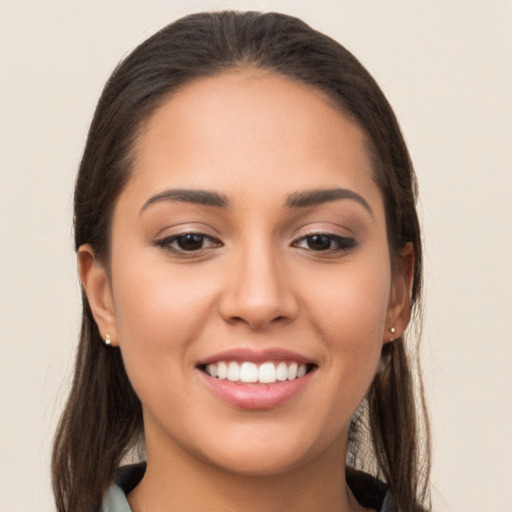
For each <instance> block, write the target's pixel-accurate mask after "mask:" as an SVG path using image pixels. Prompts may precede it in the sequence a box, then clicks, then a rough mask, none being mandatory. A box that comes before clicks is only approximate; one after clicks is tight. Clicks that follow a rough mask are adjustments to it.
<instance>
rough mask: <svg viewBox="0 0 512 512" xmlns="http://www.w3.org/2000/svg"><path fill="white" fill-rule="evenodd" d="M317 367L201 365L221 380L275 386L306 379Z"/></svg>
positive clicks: (233, 363) (291, 364)
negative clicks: (305, 376)
mask: <svg viewBox="0 0 512 512" xmlns="http://www.w3.org/2000/svg"><path fill="white" fill-rule="evenodd" d="M315 367H316V365H314V364H305V363H299V362H296V361H278V362H274V361H266V362H263V363H261V364H256V363H253V362H251V361H243V362H237V361H217V362H215V363H210V364H205V365H200V366H199V369H200V370H202V371H203V372H204V373H206V374H207V375H209V376H210V377H213V378H215V379H219V380H227V381H230V382H234V383H237V384H251V383H253V384H275V383H280V382H285V381H293V380H297V379H300V378H301V377H304V375H306V374H307V373H309V372H311V371H312V370H313V369H314V368H315Z"/></svg>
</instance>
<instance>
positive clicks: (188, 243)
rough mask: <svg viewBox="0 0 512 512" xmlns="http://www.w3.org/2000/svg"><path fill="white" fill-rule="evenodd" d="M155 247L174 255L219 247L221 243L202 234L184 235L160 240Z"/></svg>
mask: <svg viewBox="0 0 512 512" xmlns="http://www.w3.org/2000/svg"><path fill="white" fill-rule="evenodd" d="M156 245H157V246H159V247H162V248H164V249H166V250H168V251H172V252H174V253H193V252H199V251H202V250H204V249H209V248H212V247H220V246H221V245H222V243H221V242H220V241H219V240H216V239H215V238H212V237H211V236H208V235H203V234H202V233H184V234H182V235H172V236H167V237H165V238H162V239H161V240H158V241H157V242H156Z"/></svg>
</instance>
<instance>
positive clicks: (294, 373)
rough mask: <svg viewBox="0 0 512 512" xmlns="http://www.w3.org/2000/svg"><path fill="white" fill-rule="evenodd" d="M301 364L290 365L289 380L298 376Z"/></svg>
mask: <svg viewBox="0 0 512 512" xmlns="http://www.w3.org/2000/svg"><path fill="white" fill-rule="evenodd" d="M298 367H299V365H298V364H297V363H292V364H291V365H290V366H288V380H293V379H295V377H297V368H298Z"/></svg>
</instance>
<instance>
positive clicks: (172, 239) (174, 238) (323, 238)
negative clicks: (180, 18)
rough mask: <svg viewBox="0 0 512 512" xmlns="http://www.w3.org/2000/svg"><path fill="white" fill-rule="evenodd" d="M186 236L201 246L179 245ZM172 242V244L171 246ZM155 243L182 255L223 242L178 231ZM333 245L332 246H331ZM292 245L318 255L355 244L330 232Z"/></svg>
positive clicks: (197, 251)
mask: <svg viewBox="0 0 512 512" xmlns="http://www.w3.org/2000/svg"><path fill="white" fill-rule="evenodd" d="M187 238H188V241H189V242H192V244H194V243H196V244H200V245H201V247H197V248H194V247H192V248H189V249H186V248H184V247H183V246H182V247H179V244H180V242H182V243H183V242H186V239H187ZM205 241H209V242H210V244H211V245H210V246H209V247H204V246H203V244H204V242H205ZM303 242H305V243H306V244H308V245H309V244H311V243H320V245H322V244H324V245H325V243H328V244H329V246H328V247H327V248H325V249H313V248H311V247H310V246H308V247H303V246H301V244H302V243H303ZM173 244H174V246H173ZM155 245H157V246H158V247H161V248H163V249H165V250H167V251H170V252H173V253H175V254H178V255H183V256H187V255H188V256H194V255H197V254H202V253H203V252H204V251H207V250H208V249H211V248H216V247H221V246H222V245H223V244H222V242H221V241H220V240H218V239H216V238H213V237H211V236H209V235H205V234H203V233H197V232H190V233H180V234H178V235H171V236H167V237H165V238H162V239H160V240H157V241H156V242H155ZM333 245H334V247H333ZM292 246H293V247H297V248H300V249H304V250H306V251H310V252H313V253H317V254H319V255H331V254H338V253H342V252H347V251H349V250H351V249H353V248H355V247H356V246H357V242H356V240H354V239H353V238H348V237H344V236H340V235H334V234H332V233H312V234H310V235H306V236H302V237H300V238H298V239H297V240H296V241H294V242H293V243H292Z"/></svg>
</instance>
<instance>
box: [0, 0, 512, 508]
mask: <svg viewBox="0 0 512 512" xmlns="http://www.w3.org/2000/svg"><path fill="white" fill-rule="evenodd" d="M219 8H242V9H259V10H280V11H284V12H287V13H290V14H294V15H298V16H300V17H302V18H304V19H305V20H306V21H307V22H309V23H310V24H312V25H313V26H314V27H316V28H318V29H319V30H321V31H324V32H326V33H328V34H329V35H331V36H333V37H334V38H336V39H338V40H339V41H340V42H342V43H343V44H345V45H346V46H347V47H348V48H349V49H350V50H352V51H353V52H354V53H355V54H356V55H357V56H358V57H359V58H360V59H361V60H362V62H363V63H364V64H365V65H366V66H367V67H368V68H369V69H370V71H371V72H372V73H373V74H374V76H375V78H376V79H377V81H378V82H379V83H380V84H381V86H382V88H383V89H384V91H385V93H386V94H387V96H388V97H389V99H390V101H391V103H392V105H393V106H394V108H395V111H396V113H397V115H398V117H399V119H400V121H401V124H402V126H403V129H404V132H405V136H406V139H407V141H408V143H409V147H410V150H411V153H412V156H413V160H414V162H415V165H416V169H417V173H418V176H419V181H420V185H421V207H420V208H421V211H422V218H423V224H424V233H425V236H426V249H427V273H428V279H427V300H426V306H427V307H426V310H427V311H426V312H427V316H426V324H425V331H424V339H423V347H424V350H423V359H424V367H425V372H426V379H427V392H428V396H429V402H430V406H431V411H432V426H433V434H434V473H433V483H434V486H435V500H436V501H435V502H436V509H435V510H436V511H456V512H482V511H484V510H485V511H504V512H510V511H512V441H511V438H512V378H511V374H510V373H511V370H510V369H511V363H512V337H511V330H512V329H511V320H512V293H511V289H512V270H511V269H512V228H511V226H512V198H511V194H512V172H511V169H510V167H511V162H512V151H511V148H512V140H511V136H512V130H511V120H512V100H511V98H512V93H511V91H512V72H511V69H512V35H511V33H512V30H511V28H512V3H511V1H510V0H502V1H497V0H495V1H493V0H479V1H470V0H466V1H456V0H445V1H423V2H420V1H414V0H402V1H385V0H384V1H379V0H373V1H370V0H363V1H361V0H360V1H348V0H331V1H328V0H315V1H311V0H309V1H303V0H297V1H292V0H274V1H272V2H271V1H263V0H262V1H244V0H240V1H238V2H220V1H217V2H216V1H213V0H211V1H207V0H203V1H199V0H197V1H191V2H181V1H174V2H173V1H156V0H145V1H142V0H139V1H135V0H133V1H127V0H125V1H113V0H87V1H81V2H80V1H73V0H68V1H64V0H62V1H52V0H34V1H28V0H0V173H1V176H0V248H1V250H0V262H1V264H0V415H1V416H0V425H1V435H0V511H2V512H28V511H35V510H37V511H50V510H52V509H53V506H52V501H51V493H50V481H49V470H48V465H49V451H50V443H51V438H52V435H53V431H54V428H55V424H56V421H57V418H58V415H59V411H60V410H61V407H62V403H63V399H64V396H65V394H66V391H67V389H68V382H69V377H70V364H71V359H72V354H73V349H74V345H75V341H76V336H77V329H78V304H79V303H78V297H79V293H78V285H77V278H76V275H75V263H74V256H73V253H72V233H71V201H72V188H73V181H74V174H75V171H76V168H77V164H78V161H79V158H80V155H81V151H82V148H83V144H84V140H85V136H86V131H87V127H88V123H89V122H90V119H91V116H92V112H93V108H94V106H95V102H96V100H97V98H98V95H99V93H100V90H101V88H102V86H103V83H104V81H105V80H106V78H107V77H108V75H109V73H110V72H111V70H112V69H113V67H114V65H115V64H116V63H117V61H118V60H119V59H120V58H121V57H122V56H123V55H124V54H125V53H126V52H128V51H129V50H130V49H132V48H133V47H134V46H135V45H136V44H137V43H139V42H140V41H142V40H143V39H144V38H146V37H147V36H149V35H150V34H151V33H153V32H154V31H155V30H156V29H158V28H160V27H161V26H163V25H164V24H166V23H167V22H169V21H171V20H172V19H175V18H176V17H178V16H181V15H184V14H186V13H189V12H193V11H198V10H208V9H219Z"/></svg>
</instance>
